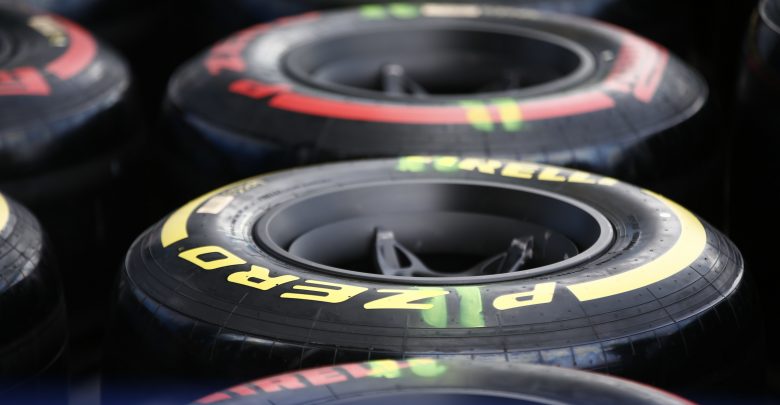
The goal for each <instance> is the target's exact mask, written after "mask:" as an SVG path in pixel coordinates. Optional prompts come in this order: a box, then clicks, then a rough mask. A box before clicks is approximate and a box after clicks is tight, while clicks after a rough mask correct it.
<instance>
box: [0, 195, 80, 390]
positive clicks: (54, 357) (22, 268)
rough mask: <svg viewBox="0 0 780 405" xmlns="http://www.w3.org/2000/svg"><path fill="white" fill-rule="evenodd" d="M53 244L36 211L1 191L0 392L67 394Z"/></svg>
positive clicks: (63, 325)
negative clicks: (32, 212)
mask: <svg viewBox="0 0 780 405" xmlns="http://www.w3.org/2000/svg"><path fill="white" fill-rule="evenodd" d="M51 255H52V251H51V246H50V245H49V242H48V240H47V239H46V237H45V236H44V234H43V232H42V231H41V227H40V225H39V223H38V221H37V220H36V219H35V217H34V216H33V215H32V214H30V212H29V211H27V210H26V209H25V208H24V207H22V206H21V205H19V204H17V203H16V202H14V201H13V200H11V199H9V198H7V197H6V196H5V195H2V194H0V324H1V325H2V329H0V396H1V397H2V398H3V401H8V403H14V402H16V401H23V402H24V403H29V402H30V401H33V400H36V401H39V402H40V403H63V402H64V401H65V399H66V395H67V391H66V385H65V381H66V359H67V356H66V343H67V330H66V322H65V318H66V315H65V305H64V302H63V295H62V287H61V285H60V279H59V274H58V273H57V269H56V265H55V263H54V261H53V260H52V256H51Z"/></svg>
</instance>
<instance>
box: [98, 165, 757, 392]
mask: <svg viewBox="0 0 780 405" xmlns="http://www.w3.org/2000/svg"><path fill="white" fill-rule="evenodd" d="M744 271H745V269H744V265H743V262H742V259H741V256H740V254H739V252H738V251H737V250H736V248H735V247H734V245H733V244H732V243H731V242H729V241H728V240H727V239H726V238H725V237H724V236H723V235H722V234H720V233H719V232H718V231H716V230H714V229H713V228H712V227H711V226H709V225H708V224H706V223H704V222H702V221H701V220H700V219H699V218H698V217H696V216H695V215H693V214H691V213H690V212H689V211H688V210H686V209H684V208H682V207H681V206H679V205H677V204H676V203H674V202H672V201H670V200H667V199H666V198H664V197H661V196H659V195H657V194H655V193H653V192H650V191H646V190H643V189H640V188H637V187H634V186H630V185H628V184H626V183H622V182H619V181H617V180H615V179H612V178H609V177H603V176H599V175H595V174H590V173H586V172H582V171H577V170H573V169H562V168H558V167H554V166H546V165H541V164H537V163H532V162H518V161H505V160H497V159H484V158H457V157H452V156H443V157H423V156H411V157H403V158H399V159H389V160H368V161H362V162H350V163H338V164H330V165H322V166H315V167H311V168H304V169H296V170H291V171H282V172H277V173H274V174H269V175H267V176H264V177H255V178H251V179H248V180H245V181H241V182H238V183H235V184H233V185H229V186H225V187H223V188H221V189H218V190H215V191H213V192H211V193H209V194H206V195H204V196H202V197H200V198H198V199H196V200H193V201H191V202H190V203H188V204H186V205H184V206H183V207H181V208H179V209H178V210H176V211H175V212H173V213H172V214H171V215H169V216H168V217H167V218H165V219H164V220H163V221H161V222H160V223H158V224H156V225H155V226H153V227H152V228H150V229H149V230H148V231H147V232H145V233H144V234H142V235H141V236H140V237H139V238H138V239H137V240H136V242H135V243H134V244H133V246H132V247H131V249H130V251H129V252H128V255H127V259H126V261H125V267H124V269H123V271H122V278H121V283H120V288H119V298H118V303H117V305H116V309H117V313H116V317H115V324H113V325H112V332H111V342H112V355H111V356H110V361H109V366H110V367H109V370H110V371H111V374H112V375H113V376H115V377H116V376H120V377H125V378H130V377H132V378H139V379H141V380H144V379H145V380H146V381H145V382H146V383H150V382H158V381H164V379H165V378H169V379H174V380H175V379H180V380H191V381H205V382H213V381H217V380H219V381H220V382H222V383H228V382H229V381H233V382H236V383H237V382H240V381H243V380H246V379H249V378H256V377H257V376H262V375H270V374H274V373H279V372H283V371H286V370H295V369H299V368H307V367H314V366H321V365H330V364H340V363H346V362H353V361H365V360H370V359H380V358H395V359H400V358H412V357H421V356H423V357H424V356H436V357H442V358H443V357H453V358H464V359H472V360H488V361H497V362H509V363H541V364H549V365H557V366H564V367H571V368H581V369H589V370H597V371H603V372H607V373H612V374H616V375H620V376H624V377H628V378H632V379H636V380H638V381H642V382H645V383H650V384H654V385H658V386H661V387H665V388H671V389H676V390H682V389H687V390H696V389H708V390H714V391H717V390H723V389H736V390H738V389H749V388H750V387H751V386H752V385H753V384H757V383H759V382H760V376H759V375H758V374H760V372H761V371H760V370H759V369H757V368H755V364H757V363H758V361H757V359H756V357H755V356H756V355H757V354H758V353H760V350H761V345H760V339H759V338H758V336H759V333H760V331H759V330H758V329H757V320H756V318H755V315H754V309H753V308H754V307H753V305H754V303H753V301H752V300H753V294H752V292H751V287H750V285H749V284H747V283H746V282H745V280H744V277H743V276H744ZM208 387H209V386H208V384H206V383H204V384H202V385H201V388H202V389H204V390H205V389H207V388H208ZM193 394H195V393H193ZM204 394H205V393H204Z"/></svg>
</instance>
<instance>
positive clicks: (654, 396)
mask: <svg viewBox="0 0 780 405" xmlns="http://www.w3.org/2000/svg"><path fill="white" fill-rule="evenodd" d="M314 401H316V403H318V404H339V405H346V404H350V405H354V404H369V403H370V404H377V405H387V404H398V403H404V404H408V405H423V404H437V405H444V404H449V405H458V404H463V405H465V404H485V405H510V404H513V405H531V404H575V403H576V404H603V405H607V404H638V405H639V404H645V405H651V404H652V405H661V404H668V405H671V404H677V405H683V404H691V402H688V401H686V400H685V399H683V398H680V397H677V396H674V395H672V394H669V393H666V392H663V391H660V390H657V389H655V388H652V387H649V386H646V385H641V384H637V383H634V382H631V381H627V380H621V379H617V378H614V377H607V376H604V375H599V374H596V373H586V372H582V371H575V370H567V369H563V368H558V367H549V366H537V365H527V364H498V363H488V362H473V361H468V362H467V361H453V360H435V359H426V358H420V359H411V360H405V361H394V360H380V361H374V362H367V363H357V364H345V365H342V366H331V367H323V368H318V369H310V370H303V371H298V372H295V373H290V374H284V375H279V376H274V377H269V378H265V379H260V380H255V381H251V382H248V383H245V384H242V385H239V386H236V387H232V388H229V389H226V390H223V391H221V392H217V393H214V394H211V395H208V396H205V397H203V398H201V399H199V400H198V401H196V402H193V404H204V405H205V404H225V405H249V404H253V405H261V404H262V405H273V404H279V403H284V404H289V405H299V404H310V403H312V402H314Z"/></svg>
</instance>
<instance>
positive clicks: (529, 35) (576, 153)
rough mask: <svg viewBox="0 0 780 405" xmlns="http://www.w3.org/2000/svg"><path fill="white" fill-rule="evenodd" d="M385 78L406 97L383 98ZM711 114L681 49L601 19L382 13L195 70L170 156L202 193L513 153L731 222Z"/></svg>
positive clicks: (238, 47) (299, 22)
mask: <svg viewBox="0 0 780 405" xmlns="http://www.w3.org/2000/svg"><path fill="white" fill-rule="evenodd" d="M477 14H479V16H475V15H477ZM475 54H476V55H479V57H480V58H481V59H480V60H491V63H490V64H488V65H489V66H493V67H494V68H495V71H494V70H490V69H485V66H486V64H475V63H474V60H473V58H474V55H475ZM411 55H423V56H420V57H416V56H414V57H413V56H411ZM395 64H400V66H401V67H400V70H399V69H398V68H397V67H396V68H394V67H393V66H394V65H395ZM498 66H501V67H505V68H506V69H508V70H509V73H507V72H506V71H502V70H501V69H498ZM382 69H390V71H388V72H390V73H388V74H389V76H388V74H385V81H386V80H390V82H386V83H389V84H387V85H386V86H396V87H398V86H400V87H399V89H400V90H398V89H397V90H388V88H386V90H385V93H384V94H383V93H380V92H379V91H378V89H379V86H380V84H379V78H378V76H379V72H380V70H382ZM512 69H515V70H512ZM391 71H392V72H391ZM393 72H394V73H393ZM502 73H504V76H505V77H504V79H505V80H504V81H503V82H502V81H500V80H499V81H498V83H496V81H495V78H496V77H498V76H500V75H501V74H502ZM510 73H511V74H510ZM491 75H492V76H491ZM513 75H514V76H513ZM491 77H493V79H494V80H493V84H494V85H498V84H502V85H506V86H508V87H509V90H505V91H502V90H500V89H495V88H492V87H490V80H488V79H490V78H491ZM511 77H515V79H517V80H511ZM416 82H420V83H422V86H418V84H419V83H416ZM393 83H395V84H393ZM399 83H400V84H399ZM486 84H487V85H488V87H483V89H485V88H486V89H487V90H481V89H480V86H484V85H486ZM417 87H423V88H425V87H428V88H427V89H423V91H424V93H425V92H427V93H433V94H427V95H426V94H424V93H420V91H419V90H415V89H416V88H417ZM491 89H492V90H491ZM393 91H396V92H397V91H400V92H401V93H400V94H392V92H393ZM415 92H417V93H415ZM418 93H419V94H418ZM708 106H709V101H708V91H707V86H706V85H705V83H704V82H703V81H702V79H701V78H700V77H699V76H698V75H697V74H696V73H695V72H693V71H692V70H691V69H690V68H688V67H687V66H686V65H684V64H683V63H682V62H680V61H679V60H678V59H676V58H675V57H674V56H670V55H669V53H668V51H666V50H664V49H662V48H659V47H658V46H657V45H655V44H653V43H650V42H648V41H646V40H644V39H641V38H639V37H636V36H634V35H632V34H630V33H628V32H626V31H622V30H620V29H617V28H614V27H612V26H608V25H605V24H601V23H598V22H596V21H592V20H585V19H580V18H576V17H567V16H561V15H553V14H538V13H536V12H533V11H529V10H521V9H517V8H508V7H500V6H486V5H485V6H473V5H472V6H470V5H461V6H446V5H430V4H429V5H423V6H417V5H405V6H403V7H402V8H398V6H392V5H389V6H371V7H369V8H361V9H355V10H351V11H343V12H334V13H326V14H307V15H302V16H298V17H290V18H287V19H283V20H279V21H277V22H276V23H273V24H271V25H270V26H268V25H259V26H255V27H253V28H249V29H247V30H245V31H242V32H240V33H238V34H236V35H234V36H233V37H231V38H229V39H227V40H225V41H224V42H222V43H221V44H219V45H217V46H215V47H214V48H212V49H211V50H209V51H207V52H205V53H203V54H202V55H200V56H199V57H197V58H195V59H193V60H192V61H190V62H189V63H188V64H187V65H185V66H183V67H182V68H180V70H179V71H178V72H177V74H176V75H175V76H174V77H173V78H172V79H171V82H170V85H169V90H168V101H167V109H166V111H167V112H166V115H167V122H168V124H169V128H170V132H171V134H172V136H171V137H170V138H169V142H168V143H169V144H168V146H167V150H168V152H167V154H166V155H165V156H164V159H166V161H167V162H168V163H169V167H170V170H171V174H170V176H171V177H173V178H177V179H178V183H179V184H181V185H182V186H185V187H188V188H189V191H190V193H191V194H192V195H193V196H194V195H196V193H195V191H197V192H205V191H206V189H204V188H203V187H205V186H207V185H209V186H212V187H217V186H218V185H221V184H225V183H226V182H229V181H233V180H236V179H238V178H242V177H246V176H249V175H253V174H256V173H258V172H262V171H267V170H271V169H277V168H280V167H288V166H293V165H299V164H303V163H308V162H317V161H327V160H334V159H349V158H365V157H381V156H399V155H403V154H417V153H435V154H456V155H467V154H471V155H474V154H479V155H489V156H494V157H508V158H513V159H523V160H533V161H537V162H543V163H551V164H558V165H562V166H567V167H577V168H582V169H586V170H590V171H594V172H597V173H601V174H605V175H610V176H614V177H619V178H621V179H623V180H626V181H631V182H634V183H636V184H639V185H642V186H645V187H649V188H652V189H655V190H659V191H661V192H664V193H666V194H668V195H670V196H672V197H674V198H675V199H677V200H679V201H681V202H683V203H685V204H686V206H689V207H691V208H692V209H694V211H696V212H697V213H700V214H702V215H704V216H705V217H706V218H708V219H709V220H711V221H714V222H719V221H720V220H721V218H720V216H721V213H720V211H721V209H722V207H721V205H722V200H723V194H724V191H723V186H722V181H723V178H722V177H723V176H721V175H720V173H721V172H722V171H723V168H722V156H721V155H722V153H723V145H722V143H721V142H720V140H719V136H717V135H714V134H713V132H711V131H709V130H708V128H710V125H709V123H710V119H709V117H708V111H709V110H708Z"/></svg>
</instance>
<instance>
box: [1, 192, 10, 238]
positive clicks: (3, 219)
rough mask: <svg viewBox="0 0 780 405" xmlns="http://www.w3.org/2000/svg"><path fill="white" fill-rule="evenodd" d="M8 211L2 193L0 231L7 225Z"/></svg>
mask: <svg viewBox="0 0 780 405" xmlns="http://www.w3.org/2000/svg"><path fill="white" fill-rule="evenodd" d="M9 213H10V211H9V209H8V201H6V200H5V197H3V195H2V194H0V232H2V231H3V229H5V226H6V225H8V215H9Z"/></svg>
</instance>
